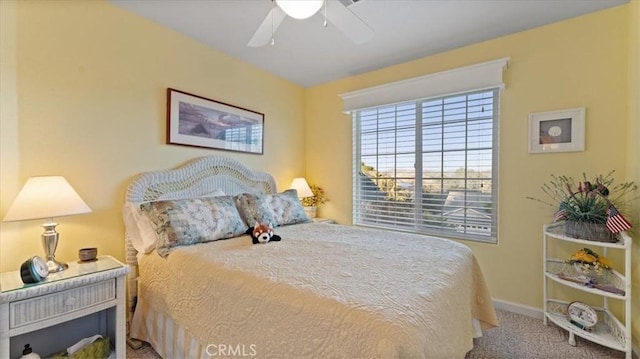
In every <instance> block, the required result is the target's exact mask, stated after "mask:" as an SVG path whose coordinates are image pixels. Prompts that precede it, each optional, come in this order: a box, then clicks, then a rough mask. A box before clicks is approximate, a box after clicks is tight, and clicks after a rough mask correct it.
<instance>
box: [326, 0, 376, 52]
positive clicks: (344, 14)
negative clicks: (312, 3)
mask: <svg viewBox="0 0 640 359" xmlns="http://www.w3.org/2000/svg"><path fill="white" fill-rule="evenodd" d="M326 1H327V4H326V5H325V6H327V20H328V21H329V22H330V23H331V24H333V25H334V26H335V27H337V28H338V29H339V30H340V31H342V32H343V33H344V34H345V35H346V36H347V37H348V38H349V39H351V41H353V42H355V43H356V44H358V45H360V44H363V43H365V42H367V41H369V40H370V39H371V38H372V37H373V30H372V29H371V28H370V27H369V25H367V24H365V22H364V21H362V20H361V19H360V18H359V17H358V16H357V15H356V14H354V13H352V12H351V10H349V9H347V7H346V6H344V5H342V3H341V2H340V1H339V0H326Z"/></svg>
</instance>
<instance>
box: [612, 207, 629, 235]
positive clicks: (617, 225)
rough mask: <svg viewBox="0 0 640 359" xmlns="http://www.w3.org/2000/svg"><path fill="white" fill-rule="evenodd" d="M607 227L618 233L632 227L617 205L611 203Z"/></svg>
mask: <svg viewBox="0 0 640 359" xmlns="http://www.w3.org/2000/svg"><path fill="white" fill-rule="evenodd" d="M607 228H609V231H611V233H618V232H622V231H626V230H627V229H629V228H631V223H629V222H628V221H627V220H626V219H624V217H622V215H621V214H620V212H618V210H617V209H616V207H614V206H613V205H611V207H609V209H607Z"/></svg>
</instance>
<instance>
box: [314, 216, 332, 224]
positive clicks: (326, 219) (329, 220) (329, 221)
mask: <svg viewBox="0 0 640 359" xmlns="http://www.w3.org/2000/svg"><path fill="white" fill-rule="evenodd" d="M312 219H313V221H314V222H316V223H329V224H335V223H336V221H334V220H333V219H331V218H319V217H316V218H312Z"/></svg>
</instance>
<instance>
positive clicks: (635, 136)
mask: <svg viewBox="0 0 640 359" xmlns="http://www.w3.org/2000/svg"><path fill="white" fill-rule="evenodd" d="M628 6H629V64H628V66H629V67H628V69H629V97H628V106H629V116H628V129H629V130H628V132H627V141H628V142H627V144H628V146H627V147H628V150H627V154H628V158H627V166H628V168H629V180H631V181H635V182H636V183H640V1H631V2H630V3H629V5H628ZM632 210H633V212H634V213H635V215H634V216H633V218H632V219H633V220H634V223H635V224H636V227H635V228H633V229H632V234H633V236H634V238H635V239H634V242H633V250H632V254H631V256H632V258H634V260H633V262H632V264H633V266H632V270H631V273H632V274H631V275H632V278H634V280H633V288H632V289H633V290H632V291H631V296H632V298H634V301H635V305H634V306H633V310H632V315H633V317H634V318H640V230H639V229H638V228H640V200H639V199H636V200H634V201H633V202H632ZM632 331H633V339H634V341H633V342H634V346H635V348H640V320H635V321H634V322H632Z"/></svg>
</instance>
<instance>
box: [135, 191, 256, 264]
mask: <svg viewBox="0 0 640 359" xmlns="http://www.w3.org/2000/svg"><path fill="white" fill-rule="evenodd" d="M140 209H141V210H142V212H143V213H145V214H146V215H147V216H148V217H149V220H150V221H151V224H152V227H153V228H154V230H155V232H156V233H157V235H158V242H157V244H156V251H157V252H158V254H159V255H161V256H163V257H165V256H166V255H167V254H169V251H170V250H171V249H172V248H174V247H176V246H182V245H191V244H196V243H202V242H209V241H215V240H218V239H224V238H230V237H235V236H239V235H241V234H244V232H245V231H246V229H247V225H246V224H244V223H243V222H242V219H241V218H240V214H239V213H238V210H237V208H236V205H235V203H234V201H233V197H231V196H219V197H205V198H190V199H180V200H167V201H158V202H151V203H145V204H142V205H141V206H140Z"/></svg>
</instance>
